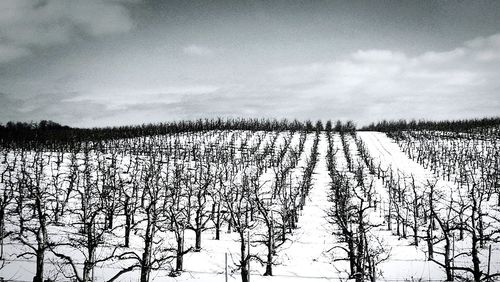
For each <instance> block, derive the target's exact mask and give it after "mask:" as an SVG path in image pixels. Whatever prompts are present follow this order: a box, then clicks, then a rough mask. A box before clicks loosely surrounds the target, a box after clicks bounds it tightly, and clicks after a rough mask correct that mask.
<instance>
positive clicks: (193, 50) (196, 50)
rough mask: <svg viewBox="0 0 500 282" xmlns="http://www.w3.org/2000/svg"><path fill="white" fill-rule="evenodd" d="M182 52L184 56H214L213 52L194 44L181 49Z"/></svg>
mask: <svg viewBox="0 0 500 282" xmlns="http://www.w3.org/2000/svg"><path fill="white" fill-rule="evenodd" d="M182 52H184V54H187V55H192V56H201V57H204V56H211V55H213V54H214V52H213V51H212V50H211V49H210V48H208V47H204V46H199V45H195V44H191V45H189V46H186V47H184V48H182Z"/></svg>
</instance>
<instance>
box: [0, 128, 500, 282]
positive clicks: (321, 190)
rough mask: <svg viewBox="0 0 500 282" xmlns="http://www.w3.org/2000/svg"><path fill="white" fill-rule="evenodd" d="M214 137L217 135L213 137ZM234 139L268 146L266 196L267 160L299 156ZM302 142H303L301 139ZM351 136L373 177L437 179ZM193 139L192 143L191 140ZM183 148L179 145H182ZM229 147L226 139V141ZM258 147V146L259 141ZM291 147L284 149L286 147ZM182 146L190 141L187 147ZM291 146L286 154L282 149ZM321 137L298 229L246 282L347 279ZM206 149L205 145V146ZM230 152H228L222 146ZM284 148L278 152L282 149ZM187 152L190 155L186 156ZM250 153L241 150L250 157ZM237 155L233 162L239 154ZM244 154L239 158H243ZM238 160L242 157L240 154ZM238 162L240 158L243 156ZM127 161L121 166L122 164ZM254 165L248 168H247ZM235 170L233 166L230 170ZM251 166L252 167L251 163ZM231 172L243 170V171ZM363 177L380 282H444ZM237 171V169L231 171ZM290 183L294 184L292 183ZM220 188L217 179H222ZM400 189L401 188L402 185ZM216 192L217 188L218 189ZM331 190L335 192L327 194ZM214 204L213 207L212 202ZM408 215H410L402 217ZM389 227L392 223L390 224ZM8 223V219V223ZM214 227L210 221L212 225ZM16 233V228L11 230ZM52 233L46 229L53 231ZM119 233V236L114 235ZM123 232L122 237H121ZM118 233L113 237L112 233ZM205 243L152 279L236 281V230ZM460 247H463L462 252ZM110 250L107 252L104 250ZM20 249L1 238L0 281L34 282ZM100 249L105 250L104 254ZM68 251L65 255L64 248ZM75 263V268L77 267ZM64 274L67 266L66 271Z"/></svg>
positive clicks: (353, 153) (51, 262) (338, 145)
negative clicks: (382, 251)
mask: <svg viewBox="0 0 500 282" xmlns="http://www.w3.org/2000/svg"><path fill="white" fill-rule="evenodd" d="M217 134H219V133H217ZM217 134H215V135H213V136H212V135H210V134H209V133H206V135H202V136H197V137H194V138H193V137H186V139H189V138H193V140H194V141H193V140H191V141H192V142H191V143H189V144H190V145H187V146H192V147H190V149H193V150H194V146H193V145H192V144H194V143H196V142H195V141H199V140H202V139H203V138H205V139H210V140H212V141H210V142H212V143H215V141H214V140H217V139H218V138H219V139H223V140H230V139H231V136H232V134H233V133H231V134H227V132H226V133H225V134H224V135H223V134H221V135H217ZM234 135H235V136H236V135H237V136H238V138H237V139H236V140H233V141H231V142H232V143H231V146H230V147H232V148H237V147H244V146H243V145H242V144H243V143H244V145H245V146H246V144H247V143H248V147H252V146H255V148H254V149H255V152H257V151H258V152H260V151H265V150H267V149H268V148H266V147H267V146H268V145H269V144H272V145H269V146H272V148H271V149H273V150H274V151H273V152H272V153H269V154H268V153H259V154H261V155H262V156H263V162H267V163H266V166H262V167H265V168H263V171H262V173H261V174H260V173H259V174H257V175H258V177H260V179H259V181H260V183H262V187H263V189H264V190H263V191H266V193H267V192H268V191H270V190H272V189H273V188H272V187H273V186H272V185H274V182H275V173H276V172H275V170H273V162H282V161H283V159H284V158H288V157H290V156H292V155H293V154H295V153H296V152H298V151H299V150H298V147H299V145H298V143H299V138H300V137H299V134H298V133H293V134H288V133H270V134H267V133H266V134H264V133H259V134H254V133H249V132H245V133H243V134H242V133H241V132H239V133H238V134H234ZM304 136H306V135H305V134H304ZM357 137H358V138H359V139H360V140H362V141H363V142H364V144H365V145H366V149H367V150H368V152H369V154H370V155H371V157H372V158H373V162H374V163H375V164H376V165H377V166H378V169H379V172H380V171H383V172H385V173H387V172H388V171H389V170H392V171H394V173H395V175H398V176H399V177H400V178H398V179H400V180H398V181H401V182H405V183H408V182H409V181H411V180H412V179H414V181H415V183H416V184H417V186H418V187H419V188H418V189H422V190H421V191H420V192H421V193H422V194H423V193H424V192H423V189H424V188H425V186H426V185H428V183H429V182H433V181H436V176H435V175H434V174H433V173H432V172H431V171H430V170H429V169H425V168H424V167H423V166H422V165H420V164H418V163H416V162H414V161H413V160H410V159H409V158H408V157H407V156H406V155H405V154H404V153H403V152H402V151H401V150H400V148H399V146H398V144H397V143H395V142H394V141H393V140H391V139H390V138H388V137H387V136H386V135H385V134H383V133H379V132H358V133H357ZM196 138H198V139H196ZM331 138H332V140H333V148H334V149H335V150H336V153H335V158H336V169H337V170H338V171H339V172H342V173H345V174H346V176H347V177H348V178H349V181H350V182H351V183H355V180H354V179H355V176H354V173H353V172H352V171H349V169H348V164H347V156H346V153H345V152H344V151H343V143H342V141H341V137H340V134H338V133H332V135H331ZM314 139H315V134H313V133H309V134H307V136H306V139H305V141H303V142H304V143H303V144H302V145H303V150H302V151H301V153H300V155H299V156H295V157H297V161H296V163H295V164H294V165H293V166H292V167H291V168H290V171H289V172H288V177H289V178H290V183H289V185H290V187H291V186H292V185H295V186H299V183H300V181H298V180H295V178H296V179H299V178H301V177H302V176H303V171H304V168H305V166H306V165H307V163H308V160H309V159H310V158H311V155H310V151H311V148H312V147H313V142H314ZM344 141H345V142H346V143H347V144H348V146H349V150H348V152H347V153H348V155H350V157H351V158H352V162H353V163H355V164H361V163H363V159H362V157H361V156H360V154H359V151H358V150H359V148H358V147H357V144H359V143H357V142H356V137H355V135H352V136H351V135H349V136H347V135H346V136H345V140H344ZM183 142H184V141H183ZM226 142H227V143H228V144H229V141H226ZM259 142H261V143H259ZM287 142H289V143H287ZM186 143H188V142H186ZM287 146H288V147H290V148H288V147H287ZM328 146H329V143H328V140H327V134H326V133H325V132H322V133H321V134H320V135H319V143H318V146H317V153H318V161H317V163H316V166H315V168H314V171H313V175H312V182H311V189H310V192H309V194H308V196H307V199H306V201H305V205H304V207H303V210H301V211H300V212H299V218H298V222H297V228H295V229H293V230H290V232H289V234H287V239H286V241H285V242H284V243H283V244H280V246H279V247H278V248H277V249H276V255H275V257H274V262H275V265H274V268H273V276H263V275H262V274H263V273H264V270H265V266H264V265H263V264H261V263H259V262H258V261H257V260H256V259H253V260H251V263H250V273H251V275H250V281H276V282H281V281H286V282H293V281H345V280H347V279H348V267H349V266H348V262H347V261H346V260H345V257H346V253H345V252H343V251H342V250H341V249H340V248H337V247H339V246H342V244H344V242H343V241H342V240H341V239H340V238H339V235H338V230H336V227H335V225H334V224H332V220H331V219H329V218H328V210H329V209H331V208H332V205H333V202H331V201H330V200H329V195H330V193H331V189H332V184H331V182H332V179H331V178H330V175H329V171H328V167H327V150H328ZM207 147H208V146H207ZM228 147H229V146H228ZM283 148H284V149H283ZM280 149H283V155H282V156H281V158H280V156H279V151H280ZM186 151H189V150H186ZM248 152H249V151H245V153H248ZM238 154H239V153H238V152H236V156H238ZM241 155H243V154H241ZM239 157H242V156H239ZM242 158H243V157H242ZM120 161H121V162H122V163H126V162H127V160H126V159H124V160H120ZM252 165H253V164H252ZM236 166H237V165H235V167H236ZM254 166H256V167H257V165H254ZM237 169H240V170H245V169H246V168H243V169H241V166H240V167H238V168H237ZM361 169H363V170H364V172H365V175H366V179H365V180H366V181H367V182H369V183H372V185H373V188H374V190H373V191H374V194H373V197H374V198H375V199H376V203H375V207H373V208H370V209H369V214H368V220H369V222H370V223H372V224H373V226H374V227H373V229H372V230H371V231H370V235H371V236H372V237H371V238H378V239H379V240H380V242H382V243H383V244H384V246H385V247H386V248H387V251H388V254H389V257H388V259H387V260H385V261H383V262H381V263H380V264H379V265H378V266H377V270H378V272H379V275H378V281H443V280H444V279H445V277H446V276H445V273H444V271H443V269H442V268H441V267H439V266H438V265H437V264H436V263H434V262H432V261H430V260H428V259H427V257H428V254H427V249H426V248H427V247H426V245H425V242H424V240H423V239H422V240H421V244H419V245H418V246H415V245H414V244H412V236H411V232H410V231H409V230H408V236H406V238H402V236H401V235H400V234H395V231H394V227H393V228H392V230H388V228H387V223H388V222H387V218H388V217H387V215H388V213H389V212H390V211H389V209H390V208H389V198H390V196H389V192H388V190H387V188H386V187H387V181H388V179H387V177H388V176H387V174H384V175H383V176H382V177H380V175H376V173H370V172H369V171H368V169H367V168H366V167H362V166H361ZM235 170H236V169H235ZM394 177H396V176H394ZM292 178H294V180H293V181H292V180H291V179H292ZM221 182H222V180H221ZM405 185H406V184H405ZM455 186H456V184H454V183H453V182H449V181H443V180H440V181H438V182H437V184H436V189H439V190H443V191H448V190H450V189H451V190H453V189H454V187H455ZM220 187H223V185H222V184H221V186H220ZM333 189H335V187H334V188H333ZM213 203H214V204H216V201H215V200H214V202H213ZM407 216H411V215H409V214H407ZM392 220H393V221H394V218H393V219H392ZM12 221H14V220H12ZM391 222H392V221H391ZM210 224H212V223H210ZM419 228H422V229H417V232H420V233H421V234H424V232H425V230H423V228H425V227H424V226H419ZM12 230H14V229H12ZM57 230H58V229H56V228H52V229H51V231H52V232H56V231H57ZM120 232H121V231H120ZM262 233H263V230H262V229H261V228H260V227H257V228H253V229H252V228H249V232H248V235H247V236H249V237H250V241H251V242H250V244H249V245H247V246H249V247H250V253H251V254H252V255H256V256H258V257H259V258H262V257H264V256H265V251H266V250H265V248H264V247H263V245H262V244H259V243H258V242H257V241H258V240H259V239H260V238H261V234H262ZM120 234H121V233H120ZM114 235H116V234H114ZM161 236H163V237H161V238H162V239H164V240H165V241H168V240H171V241H174V240H175V239H173V238H174V237H173V235H172V233H169V232H164V233H162V235H161ZM202 237H203V243H202V248H201V250H200V251H199V252H189V253H187V254H186V255H185V256H184V271H183V272H182V274H181V275H180V276H177V277H170V276H169V274H171V271H172V269H173V267H174V266H173V262H168V263H166V264H165V265H164V266H163V268H160V270H154V271H152V273H151V277H150V280H151V281H214V282H215V281H225V269H226V258H227V270H228V281H241V278H240V272H239V269H238V268H237V266H236V265H237V264H238V263H239V259H240V257H239V253H238V252H239V248H240V247H241V246H240V244H239V237H238V234H237V232H234V230H232V228H231V227H228V226H227V225H223V226H222V232H221V236H220V240H215V230H214V227H213V226H211V225H210V228H207V229H206V230H204V231H203V233H202ZM114 240H115V241H112V242H114V243H117V244H118V242H117V240H121V238H120V236H119V235H117V236H116V237H114ZM194 242H195V234H194V232H192V230H187V229H186V230H185V245H186V248H188V247H191V246H193V245H194ZM465 242H466V240H464V241H463V242H462V243H460V242H457V248H462V249H463V250H465V248H466V246H465ZM141 244H143V242H142V240H141V237H140V235H137V234H135V235H132V237H131V248H130V249H132V250H133V251H136V252H137V253H139V252H140V249H139V247H140V246H141ZM440 244H441V243H436V246H437V249H438V250H439V248H440V247H441V245H440ZM461 244H464V246H462V245H461ZM107 247H109V246H107ZM496 247H497V246H493V250H494V254H493V256H492V263H491V271H492V272H493V271H498V270H500V256H499V255H497V254H499V253H500V252H498V250H497V249H496ZM22 249H23V246H22V245H21V244H19V243H18V242H16V241H15V240H6V241H5V246H4V253H5V254H7V255H9V256H8V257H7V259H6V262H7V263H6V264H5V265H4V266H3V268H1V269H0V277H3V278H4V279H6V280H8V281H32V278H33V275H34V265H35V261H34V260H33V259H32V258H31V259H25V258H23V257H20V256H19V253H20V250H22ZM103 250H105V248H103ZM67 252H70V251H69V250H67ZM485 256H486V253H485V252H484V250H483V253H482V257H481V258H482V260H484V259H486V257H485ZM128 262H129V261H126V260H125V261H109V262H106V263H104V264H100V265H97V266H96V267H95V277H94V278H95V281H106V279H109V278H110V277H111V276H112V275H114V273H116V272H117V271H119V270H120V269H123V268H125V267H127V266H128V265H129V263H128ZM457 263H464V264H465V263H467V261H466V259H462V260H457ZM78 265H81V263H78ZM60 271H62V268H59V265H58V264H57V261H56V258H55V257H53V256H50V255H48V256H47V259H46V273H47V275H46V276H52V277H56V280H57V281H70V280H69V279H68V278H66V277H64V275H60V274H59V275H57V274H56V273H58V272H60ZM64 271H67V268H66V269H64ZM138 277H139V270H138V269H137V270H134V271H132V272H129V273H127V274H126V275H124V276H122V277H120V279H118V280H116V281H139V280H138Z"/></svg>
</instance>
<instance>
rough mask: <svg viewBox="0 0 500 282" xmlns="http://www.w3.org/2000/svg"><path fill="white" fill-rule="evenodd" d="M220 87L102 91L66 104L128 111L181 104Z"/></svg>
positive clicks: (199, 86)
mask: <svg viewBox="0 0 500 282" xmlns="http://www.w3.org/2000/svg"><path fill="white" fill-rule="evenodd" d="M217 90H219V87H216V86H212V85H193V86H166V87H157V88H151V89H144V88H141V89H133V88H132V89H121V88H114V89H100V90H99V91H92V93H89V94H87V95H79V96H76V97H72V98H69V99H65V100H63V101H64V102H84V101H89V102H93V103H98V104H103V105H105V106H106V108H107V109H110V110H116V109H126V108H127V107H129V106H132V105H138V104H144V103H149V104H169V103H175V102H179V101H181V100H182V99H184V98H186V97H188V96H190V95H203V94H210V93H214V92H216V91H217Z"/></svg>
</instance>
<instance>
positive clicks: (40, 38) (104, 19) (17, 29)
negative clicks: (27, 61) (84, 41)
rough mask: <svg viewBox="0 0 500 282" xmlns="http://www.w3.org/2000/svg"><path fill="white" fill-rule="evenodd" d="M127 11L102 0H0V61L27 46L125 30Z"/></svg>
mask: <svg viewBox="0 0 500 282" xmlns="http://www.w3.org/2000/svg"><path fill="white" fill-rule="evenodd" d="M132 27H133V21H132V19H131V17H130V15H129V13H128V11H127V10H126V9H125V8H124V7H123V6H122V5H121V4H119V3H116V2H114V1H105V0H88V1H66V0H38V1H32V0H2V1H0V38H1V39H2V40H1V41H0V62H6V61H11V60H14V59H17V58H19V57H23V56H26V55H28V54H30V52H29V49H32V48H40V47H48V46H52V45H56V44H62V43H68V42H70V41H73V40H75V39H78V38H81V35H85V36H104V35H109V34H114V33H121V32H127V31H129V30H130V29H132Z"/></svg>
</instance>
